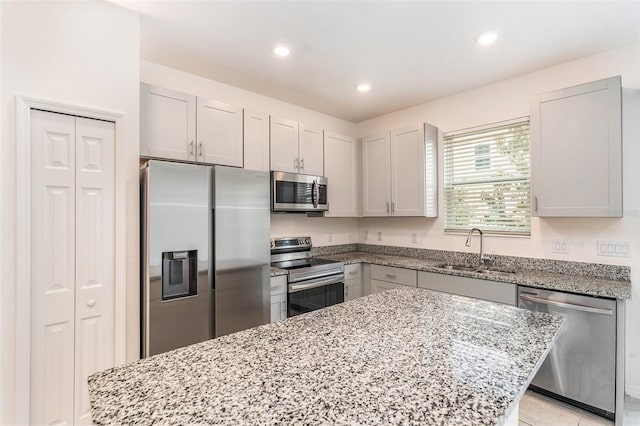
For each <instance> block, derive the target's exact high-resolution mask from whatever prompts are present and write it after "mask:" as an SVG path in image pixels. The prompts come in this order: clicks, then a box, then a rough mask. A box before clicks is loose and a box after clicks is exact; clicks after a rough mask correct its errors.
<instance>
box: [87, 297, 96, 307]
mask: <svg viewBox="0 0 640 426" xmlns="http://www.w3.org/2000/svg"><path fill="white" fill-rule="evenodd" d="M87 306H88V307H90V308H93V307H94V306H96V299H89V300H87Z"/></svg>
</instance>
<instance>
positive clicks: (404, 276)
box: [371, 265, 418, 294]
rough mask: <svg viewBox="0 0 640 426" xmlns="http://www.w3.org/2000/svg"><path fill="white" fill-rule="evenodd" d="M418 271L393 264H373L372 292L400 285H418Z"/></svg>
mask: <svg viewBox="0 0 640 426" xmlns="http://www.w3.org/2000/svg"><path fill="white" fill-rule="evenodd" d="M417 283H418V280H417V271H415V270H412V269H404V268H395V267H392V266H381V265H371V293H372V294H375V293H380V292H382V291H385V290H389V289H392V288H399V287H417Z"/></svg>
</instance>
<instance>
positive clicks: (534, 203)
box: [533, 195, 538, 211]
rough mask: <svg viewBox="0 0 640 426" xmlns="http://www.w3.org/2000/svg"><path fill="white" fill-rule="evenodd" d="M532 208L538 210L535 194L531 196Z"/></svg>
mask: <svg viewBox="0 0 640 426" xmlns="http://www.w3.org/2000/svg"><path fill="white" fill-rule="evenodd" d="M533 209H534V210H535V211H538V196H537V195H534V196H533Z"/></svg>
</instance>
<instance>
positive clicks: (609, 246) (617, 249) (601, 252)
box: [598, 240, 631, 257]
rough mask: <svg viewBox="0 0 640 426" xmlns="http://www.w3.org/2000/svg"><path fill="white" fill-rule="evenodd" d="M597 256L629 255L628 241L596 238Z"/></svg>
mask: <svg viewBox="0 0 640 426" xmlns="http://www.w3.org/2000/svg"><path fill="white" fill-rule="evenodd" d="M598 256H610V257H631V250H630V248H629V241H617V240H598Z"/></svg>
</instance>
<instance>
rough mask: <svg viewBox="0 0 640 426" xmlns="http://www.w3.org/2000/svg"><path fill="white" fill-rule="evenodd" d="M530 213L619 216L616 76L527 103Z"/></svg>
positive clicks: (619, 125) (618, 82)
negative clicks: (530, 189)
mask: <svg viewBox="0 0 640 426" xmlns="http://www.w3.org/2000/svg"><path fill="white" fill-rule="evenodd" d="M531 163H532V197H533V200H532V205H533V214H534V215H537V216H543V217H544V216H546V217H553V216H556V217H621V216H622V106H621V78H620V77H619V76H618V77H612V78H608V79H605V80H599V81H595V82H592V83H587V84H582V85H580V86H574V87H570V88H567V89H562V90H556V91H554V92H549V93H545V94H542V95H538V96H534V97H533V98H532V99H531Z"/></svg>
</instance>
